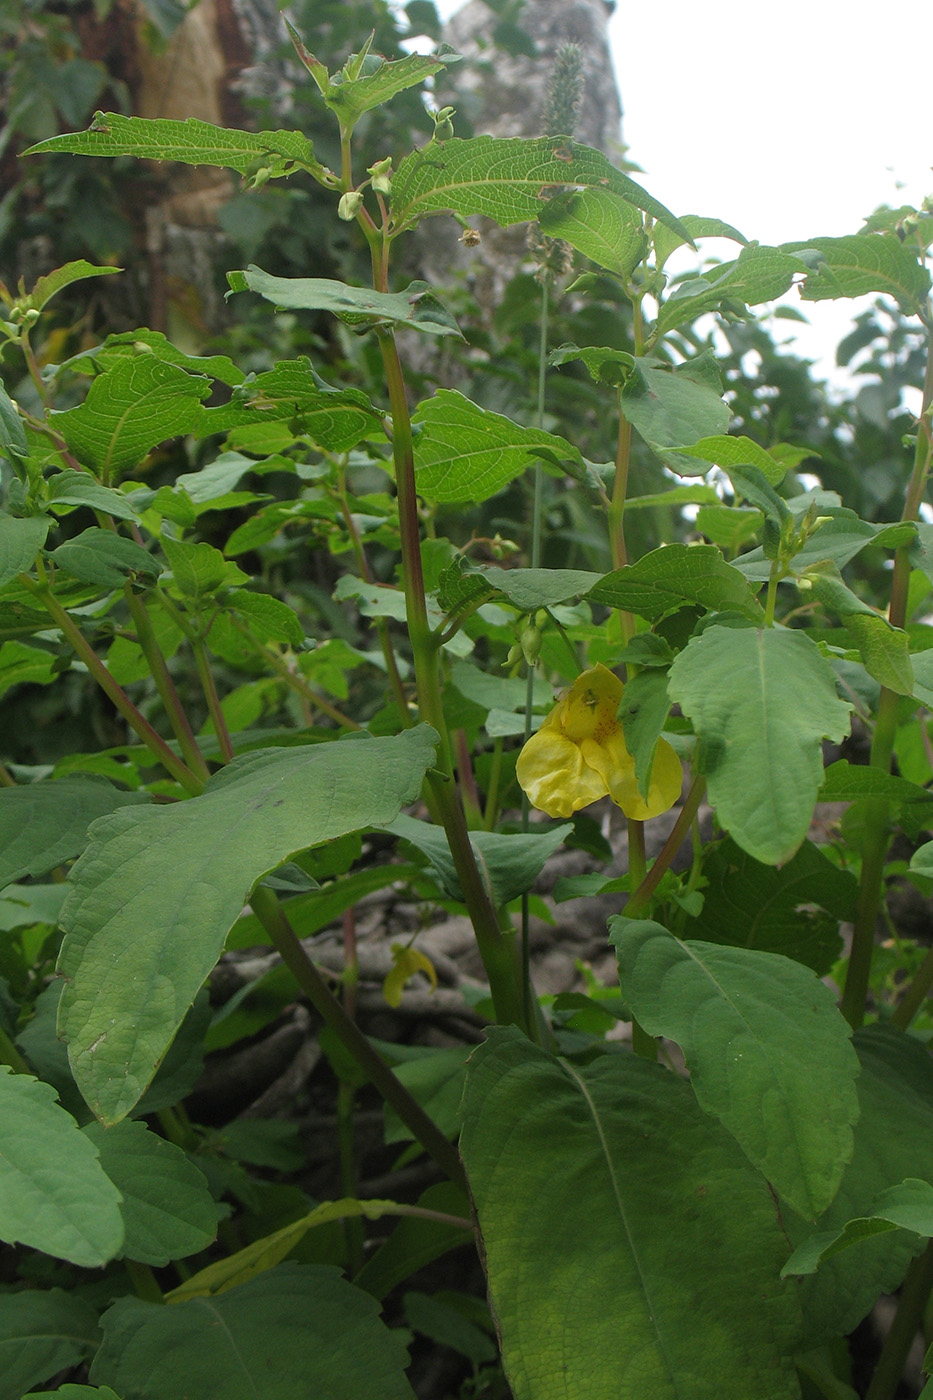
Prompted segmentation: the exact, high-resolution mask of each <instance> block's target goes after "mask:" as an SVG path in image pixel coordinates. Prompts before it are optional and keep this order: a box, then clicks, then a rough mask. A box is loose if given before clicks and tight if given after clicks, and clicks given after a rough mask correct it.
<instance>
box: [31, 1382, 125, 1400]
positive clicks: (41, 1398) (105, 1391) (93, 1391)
mask: <svg viewBox="0 0 933 1400" xmlns="http://www.w3.org/2000/svg"><path fill="white" fill-rule="evenodd" d="M95 1395H96V1396H97V1400H121V1397H120V1396H119V1395H118V1394H117V1392H116V1391H115V1390H111V1389H110V1386H109V1385H104V1386H100V1387H99V1388H98V1387H97V1386H96V1385H73V1384H71V1383H70V1382H69V1384H67V1385H62V1386H59V1388H58V1390H31V1391H30V1392H29V1394H28V1395H27V1396H24V1397H23V1400H56V1397H57V1400H93V1397H94V1396H95Z"/></svg>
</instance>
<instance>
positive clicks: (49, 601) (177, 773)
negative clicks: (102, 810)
mask: <svg viewBox="0 0 933 1400" xmlns="http://www.w3.org/2000/svg"><path fill="white" fill-rule="evenodd" d="M19 581H20V583H22V584H24V585H25V586H26V587H27V588H28V589H29V591H30V592H31V593H32V595H33V597H35V598H36V599H37V600H38V601H39V602H40V603H41V604H42V606H43V607H44V608H45V610H46V612H48V613H49V615H50V616H51V618H52V619H53V621H54V622H55V625H56V627H58V628H59V630H60V631H61V633H62V635H63V636H64V637H65V638H66V639H67V640H68V641H69V642H70V644H71V646H72V648H73V649H74V651H75V652H76V653H77V655H78V656H79V657H80V659H81V660H82V661H83V662H84V664H85V666H86V667H87V669H88V671H89V672H90V673H91V675H92V676H93V677H94V679H95V680H96V682H97V684H98V685H99V686H100V688H101V690H102V691H103V692H104V694H105V695H106V696H107V697H108V698H109V699H110V700H111V701H112V702H113V704H114V705H115V706H116V708H117V710H118V711H119V712H120V714H121V715H122V716H123V718H124V719H125V720H126V722H127V724H128V725H129V727H130V728H131V729H132V730H133V732H134V734H137V735H138V736H139V738H140V739H142V741H143V743H144V744H145V745H146V747H147V748H148V749H149V750H150V752H151V753H152V754H153V755H154V757H155V758H157V759H158V760H159V762H160V763H161V764H162V766H163V767H164V768H165V769H166V770H167V771H168V772H169V773H171V775H172V777H173V778H174V779H175V780H176V782H179V783H180V784H181V786H182V787H183V788H185V789H186V790H187V791H188V792H190V793H191V794H192V795H193V796H197V794H198V793H199V792H200V791H201V790H202V788H203V787H204V784H203V782H202V781H201V779H200V778H198V777H197V775H196V774H194V773H192V771H191V769H190V768H189V767H188V766H187V764H185V763H183V762H182V760H181V759H180V758H177V757H176V756H175V754H173V753H172V750H171V749H170V748H169V746H168V744H167V743H166V742H165V740H164V739H163V738H162V736H161V735H160V734H157V733H156V731H155V730H154V729H153V727H152V725H151V724H150V723H149V721H148V720H147V719H144V718H143V716H142V715H141V714H140V713H139V711H138V710H137V708H136V706H135V705H134V704H133V702H132V700H130V698H129V696H128V695H127V694H126V692H125V691H124V690H123V688H122V686H120V685H118V684H117V682H116V681H115V680H114V678H113V676H112V675H111V674H110V672H109V671H108V670H107V667H106V666H105V665H104V663H103V662H102V661H101V659H100V657H99V656H98V655H97V653H96V651H95V650H94V648H93V647H92V646H91V645H90V643H89V642H88V641H87V640H86V639H85V637H84V634H83V633H82V632H81V630H80V628H79V627H78V626H77V624H76V623H75V622H74V621H72V619H71V618H70V617H69V615H68V613H67V612H66V611H65V609H64V608H63V607H62V605H61V604H60V603H59V602H58V600H57V598H55V597H53V595H52V593H51V590H50V589H49V587H48V585H47V584H42V583H36V582H35V580H34V579H31V578H30V577H29V576H28V575H27V574H20V575H19Z"/></svg>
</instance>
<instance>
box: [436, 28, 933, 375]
mask: <svg viewBox="0 0 933 1400" xmlns="http://www.w3.org/2000/svg"><path fill="white" fill-rule="evenodd" d="M437 3H438V9H439V10H440V12H441V14H442V15H444V16H448V15H450V14H452V13H453V12H454V11H456V10H457V9H459V8H460V4H461V3H462V0H437ZM609 33H610V40H611V43H612V48H613V57H614V60H615V66H616V73H617V76H618V80H619V90H620V92H621V95H622V105H623V108H624V114H625V115H624V117H623V136H624V138H625V141H626V143H627V145H628V148H629V149H628V154H629V158H630V159H632V160H634V161H636V162H637V164H638V165H640V166H641V168H642V170H643V172H644V174H643V175H639V176H636V178H637V179H638V180H639V181H640V183H642V184H643V185H644V186H645V188H646V189H647V190H649V192H650V193H651V194H653V195H654V196H655V198H657V199H660V200H662V201H663V202H664V203H665V204H666V205H667V206H668V208H670V209H671V210H672V211H673V212H674V213H675V214H678V215H681V214H703V215H707V216H710V217H715V218H721V219H725V220H726V221H727V222H729V223H731V224H733V225H734V226H735V227H737V228H738V229H739V230H740V231H741V232H742V233H743V234H744V235H745V237H746V238H749V239H757V240H758V241H759V242H761V243H779V242H783V241H786V240H791V239H803V238H810V237H817V236H820V235H822V236H835V235H841V234H846V233H854V232H855V231H856V230H857V229H858V227H859V225H860V223H861V220H862V218H863V217H864V216H865V215H867V214H868V213H870V212H871V211H872V210H873V209H874V208H875V207H876V206H877V205H879V204H882V203H886V204H891V205H895V206H896V205H899V204H913V205H918V204H919V203H920V201H921V200H922V199H923V198H924V196H925V195H927V194H931V193H933V172H931V166H933V88H931V79H930V72H931V69H930V63H931V58H933V0H887V4H885V5H878V4H877V3H875V4H871V5H870V4H869V3H868V0H769V3H763V0H706V2H705V3H703V0H692V2H691V3H688V0H663V2H662V3H658V4H657V5H652V6H642V7H639V9H638V10H636V8H635V7H634V6H633V5H632V3H631V0H618V4H617V8H616V12H615V14H614V15H613V17H612V19H611V21H610V26H609ZM713 246H714V248H715V251H716V252H719V251H720V250H722V255H723V256H724V257H728V256H730V254H729V253H728V252H727V251H726V250H727V248H728V247H729V245H727V244H717V245H713ZM788 301H790V302H792V303H793V304H795V305H797V306H798V307H799V308H800V309H801V310H802V311H803V312H804V313H805V314H806V316H807V317H808V319H809V321H810V325H811V329H808V328H806V327H801V328H797V327H796V326H793V323H791V322H779V323H778V325H779V326H780V328H781V333H782V338H783V337H784V335H785V333H786V335H787V337H788V338H789V337H790V336H791V335H793V336H794V337H795V338H797V349H798V352H799V353H801V354H804V355H806V356H808V357H809V358H814V359H818V360H819V364H818V369H819V370H820V371H822V372H823V373H829V372H830V369H831V359H830V357H831V354H832V347H833V346H834V345H835V343H836V341H837V340H838V339H839V338H840V337H841V336H842V335H844V334H845V333H846V331H847V329H848V326H849V323H850V320H851V317H852V315H853V314H855V313H856V312H857V311H858V310H859V309H860V308H861V307H862V306H864V305H867V304H869V303H870V301H871V298H868V299H865V300H864V301H861V302H836V303H830V302H821V303H818V304H816V305H814V304H813V303H801V302H800V301H799V298H798V297H797V296H796V294H795V293H791V294H790V295H789V297H788ZM792 326H793V329H792Z"/></svg>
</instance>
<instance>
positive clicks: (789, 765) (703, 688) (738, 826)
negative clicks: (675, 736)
mask: <svg viewBox="0 0 933 1400" xmlns="http://www.w3.org/2000/svg"><path fill="white" fill-rule="evenodd" d="M668 692H669V694H670V696H671V699H672V700H673V701H674V702H675V703H677V704H679V705H680V706H681V708H682V709H683V711H684V713H685V714H686V715H687V716H689V718H690V719H691V720H692V721H693V726H694V729H695V730H696V733H697V737H698V739H699V741H700V752H701V756H702V765H703V771H704V772H705V773H706V776H707V782H708V785H709V795H710V801H711V802H712V803H713V805H714V806H715V808H716V811H717V814H718V816H719V820H720V822H721V823H722V825H723V826H724V827H725V829H726V830H727V831H728V832H729V834H730V835H731V837H732V839H733V840H734V841H735V842H736V843H737V844H738V845H739V846H741V848H742V849H743V850H744V851H747V852H748V854H749V855H750V856H753V857H754V858H755V860H760V861H763V862H764V863H765V864H767V865H778V864H780V863H781V862H783V861H786V860H789V859H790V858H791V856H792V855H793V854H794V852H795V851H796V850H797V848H798V847H799V846H800V844H801V842H802V841H803V839H804V837H805V836H806V834H807V829H808V827H809V825H810V819H811V817H812V815H813V808H814V805H815V803H816V794H817V792H818V790H819V787H820V784H821V782H822V780H823V763H822V753H821V748H820V744H821V741H822V739H824V738H830V739H834V740H836V741H837V742H838V741H841V740H842V739H843V738H844V737H845V735H846V733H847V732H848V729H849V711H850V706H849V705H847V704H846V703H845V702H844V701H842V700H840V699H839V698H838V696H837V694H836V682H835V676H834V674H833V671H832V668H831V666H830V665H829V662H828V661H826V660H825V658H824V657H822V656H821V655H820V653H819V651H818V650H817V648H816V646H815V644H814V643H813V642H812V641H811V640H810V638H809V637H807V636H806V635H805V634H804V633H803V632H799V631H796V632H795V631H786V630H784V629H783V628H776V627H766V628H763V629H761V630H760V631H759V630H757V629H755V628H732V627H716V626H713V627H708V628H707V629H706V631H705V632H703V633H702V635H701V636H698V637H692V638H691V640H690V641H689V643H688V644H687V646H686V647H685V648H684V650H683V651H682V652H681V653H680V655H679V656H678V657H677V658H676V660H675V661H674V664H673V665H672V666H671V670H670V679H669V682H668Z"/></svg>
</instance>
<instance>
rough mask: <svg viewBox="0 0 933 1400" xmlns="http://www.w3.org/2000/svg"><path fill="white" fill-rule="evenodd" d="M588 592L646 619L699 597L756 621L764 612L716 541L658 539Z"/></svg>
mask: <svg viewBox="0 0 933 1400" xmlns="http://www.w3.org/2000/svg"><path fill="white" fill-rule="evenodd" d="M587 597H588V598H589V600H590V602H591V603H603V604H605V606H606V607H609V608H625V609H626V610H627V611H628V612H634V613H638V615H639V617H643V618H645V619H646V621H648V622H656V621H657V620H658V619H659V618H661V617H664V616H665V614H667V613H669V612H674V611H675V610H676V609H677V608H680V607H682V606H683V605H684V603H699V604H700V606H701V607H704V608H707V609H709V610H710V611H711V612H713V611H715V612H722V611H734V612H739V613H741V614H742V615H743V616H744V617H747V618H750V619H751V620H753V621H756V622H757V621H760V620H763V618H764V613H763V612H762V609H761V605H760V604H759V603H758V601H757V599H756V598H755V595H754V593H753V592H752V590H751V589H750V588H749V586H748V584H747V583H746V582H745V580H744V579H743V577H742V575H741V574H740V573H739V572H738V571H737V570H736V569H735V568H733V566H732V565H731V564H727V563H726V561H725V559H723V557H722V554H721V553H720V551H719V550H718V549H716V548H715V546H714V545H684V544H668V545H662V546H661V548H660V549H654V550H652V551H651V552H650V554H645V555H642V557H641V559H639V560H638V561H637V562H636V563H634V564H627V565H626V566H625V567H624V568H622V569H615V570H613V572H612V573H609V574H606V575H605V576H604V578H603V579H602V580H601V581H600V582H599V583H597V584H596V586H595V587H594V588H591V589H590V591H589V593H588V594H587Z"/></svg>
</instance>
